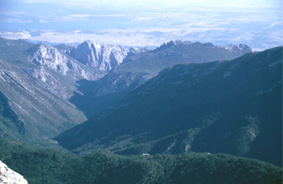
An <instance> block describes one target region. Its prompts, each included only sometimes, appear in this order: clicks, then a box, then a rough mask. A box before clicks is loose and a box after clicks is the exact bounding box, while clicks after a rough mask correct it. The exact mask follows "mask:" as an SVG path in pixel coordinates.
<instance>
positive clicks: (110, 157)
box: [0, 139, 282, 184]
mask: <svg viewBox="0 0 283 184" xmlns="http://www.w3.org/2000/svg"><path fill="white" fill-rule="evenodd" d="M0 159H1V160H3V161H4V162H5V163H6V164H7V165H8V166H9V167H10V168H11V169H13V170H15V171H17V172H19V173H20V174H22V175H23V176H24V177H25V178H26V179H27V180H28V182H29V183H30V184H42V183H45V184H64V183H66V184H72V183H74V184H96V183H97V184H101V183H107V184H111V183H113V184H114V183H115V184H117V183H121V184H180V183H190V184H207V183H212V184H222V183H223V184H228V183H229V184H234V183H235V184H266V183H268V184H279V183H280V182H281V180H282V169H281V168H278V167H276V166H273V165H271V164H267V163H264V162H260V161H257V160H251V159H246V158H240V157H235V156H230V155H224V154H215V155H214V154H212V155H210V154H207V153H190V154H188V153H187V154H181V155H175V156H173V155H154V156H150V155H144V156H142V155H141V156H119V155H115V154H112V153H110V152H98V153H95V154H90V155H86V156H80V157H79V156H75V155H71V154H68V153H64V152H58V151H54V150H50V149H43V148H35V147H31V146H25V145H21V144H20V143H16V142H11V141H7V140H3V139H2V140H0Z"/></svg>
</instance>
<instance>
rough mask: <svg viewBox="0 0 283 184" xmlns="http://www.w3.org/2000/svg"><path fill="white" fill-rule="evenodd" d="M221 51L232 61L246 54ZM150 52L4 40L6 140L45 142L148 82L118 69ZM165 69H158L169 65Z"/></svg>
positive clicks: (1, 82) (0, 43)
mask: <svg viewBox="0 0 283 184" xmlns="http://www.w3.org/2000/svg"><path fill="white" fill-rule="evenodd" d="M177 45H180V43H178V44H176V46H177ZM181 45H182V44H181ZM211 47H215V46H211ZM215 48H216V47H215ZM218 49H219V48H218ZM221 49H222V50H223V51H226V52H227V53H226V52H225V53H226V54H227V55H229V54H228V53H231V56H230V57H235V53H237V54H238V55H241V54H242V52H239V51H238V50H237V49H234V51H233V50H231V49H230V50H229V49H228V48H221ZM245 49H246V51H245V52H248V51H250V48H249V47H247V48H245ZM146 52H149V50H147V49H135V48H131V49H130V50H127V49H126V48H124V47H122V46H111V45H103V44H98V43H95V42H92V41H85V42H83V43H81V44H80V45H78V46H76V47H74V46H69V45H58V46H50V45H46V44H42V43H39V44H32V43H29V42H26V41H24V40H8V39H4V38H0V73H1V76H0V92H1V98H3V103H4V104H3V105H5V107H3V109H6V110H3V113H2V114H3V115H2V117H1V118H3V121H4V123H2V124H1V125H0V127H1V132H2V133H1V135H2V137H13V138H19V139H26V140H32V141H35V142H38V141H39V142H41V141H44V140H49V138H51V137H54V136H56V135H58V133H60V132H62V131H64V130H66V129H68V128H71V127H72V126H74V125H76V124H79V123H82V122H84V121H86V120H87V118H89V117H91V116H93V115H95V113H96V112H100V111H102V110H104V109H105V108H106V107H108V106H109V105H111V104H113V103H114V102H116V101H117V100H118V99H120V97H121V96H122V95H124V94H126V93H127V92H129V91H131V90H132V89H134V88H136V87H137V86H139V85H141V84H142V83H144V82H145V81H146V80H148V79H149V78H150V77H144V76H145V75H144V72H135V73H134V72H130V71H125V70H124V69H123V72H119V71H120V70H119V69H117V70H115V69H116V68H118V67H119V66H122V63H123V60H124V59H125V60H127V62H125V63H126V64H130V63H133V62H132V61H129V60H134V59H131V58H133V57H136V55H140V54H142V55H143V53H146ZM154 52H156V51H154ZM156 53H157V54H160V53H159V52H156ZM237 54H236V55H237ZM225 57H226V55H225ZM126 58H127V59H126ZM176 58H177V60H176V62H177V63H178V62H180V61H179V58H180V57H179V55H178V56H176ZM219 58H221V56H219ZM182 62H184V61H182ZM161 65H164V66H160V68H159V70H161V69H163V68H165V67H167V65H168V64H161ZM137 67H138V66H137ZM122 68H125V67H122ZM131 68H133V67H131ZM129 70H130V69H129ZM131 70H132V69H131ZM112 71H113V72H112ZM143 78H145V79H143ZM83 84H85V85H86V86H87V87H85V86H84V85H83ZM90 86H91V87H92V89H89V87H90ZM86 88H87V89H86ZM82 98H83V99H82ZM90 104H91V105H90ZM7 111H9V113H8V114H7Z"/></svg>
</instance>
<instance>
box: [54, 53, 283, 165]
mask: <svg viewBox="0 0 283 184" xmlns="http://www.w3.org/2000/svg"><path fill="white" fill-rule="evenodd" d="M281 123H282V48H274V49H270V50H266V51H264V52H260V53H252V54H247V55H245V56H243V57H240V58H238V59H235V60H232V61H223V62H212V63H205V64H188V65H177V66H175V67H173V68H169V69H166V70H164V71H162V72H161V73H160V74H159V75H158V76H157V77H155V78H153V79H152V80H150V81H149V82H147V83H145V84H144V85H142V86H141V87H139V88H138V89H136V90H134V91H133V92H131V93H130V94H129V95H127V96H126V98H124V100H122V101H121V102H120V103H118V104H117V105H116V106H115V107H114V108H112V109H108V110H107V111H105V112H104V113H102V114H101V115H100V116H97V117H95V118H92V119H90V120H88V121H87V122H85V123H83V124H81V125H78V126H76V127H74V128H72V129H70V130H67V131H65V132H63V133H62V134H60V135H59V136H58V137H56V140H57V141H58V142H59V143H60V144H61V145H62V146H64V147H66V148H68V149H70V150H75V149H77V151H88V150H99V149H108V150H111V151H114V152H117V153H122V154H141V153H150V154H154V153H183V152H188V151H197V152H211V153H228V154H233V155H241V156H246V157H251V158H257V159H260V160H263V161H267V162H271V163H274V164H277V165H281V163H282V160H281V159H282V158H281V156H282V132H281V130H282V125H281Z"/></svg>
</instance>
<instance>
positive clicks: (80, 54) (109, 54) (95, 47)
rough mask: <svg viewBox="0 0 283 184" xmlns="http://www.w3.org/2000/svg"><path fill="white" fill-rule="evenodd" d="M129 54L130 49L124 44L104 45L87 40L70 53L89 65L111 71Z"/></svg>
mask: <svg viewBox="0 0 283 184" xmlns="http://www.w3.org/2000/svg"><path fill="white" fill-rule="evenodd" d="M127 54H128V50H127V49H126V48H124V47H122V46H117V45H114V46H111V45H104V44H100V43H96V42H93V41H90V40H87V41H84V42H83V43H81V44H80V45H78V46H77V47H76V48H74V49H72V50H71V54H70V55H71V56H72V57H74V58H76V59H77V60H78V61H80V62H81V63H83V64H85V65H87V66H89V67H92V68H98V69H99V70H100V71H109V70H111V69H113V68H115V67H116V66H118V65H120V64H121V63H122V62H123V59H124V58H125V57H126V56H127Z"/></svg>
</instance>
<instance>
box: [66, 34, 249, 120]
mask: <svg viewBox="0 0 283 184" xmlns="http://www.w3.org/2000/svg"><path fill="white" fill-rule="evenodd" d="M84 45H86V47H90V46H89V45H87V42H85V43H84ZM92 47H94V46H92ZM251 51H252V50H251V48H250V47H248V46H247V45H245V44H239V45H228V46H224V47H221V46H215V45H213V44H211V43H205V44H204V43H199V42H196V43H192V42H188V41H184V42H182V41H180V40H176V41H170V42H168V43H164V44H163V45H161V46H160V47H159V48H157V49H155V50H148V49H146V48H141V49H136V48H131V49H130V51H129V52H128V55H127V57H125V58H124V61H123V63H122V64H120V65H119V66H117V67H116V68H115V69H113V70H111V71H110V72H109V73H108V74H107V75H105V76H104V77H103V78H101V79H100V80H98V81H86V80H84V81H79V82H78V84H79V86H78V90H79V91H80V92H81V93H75V94H74V96H73V97H72V98H71V102H72V103H74V104H75V105H76V106H77V107H78V108H79V109H81V110H82V111H83V112H84V113H85V114H86V116H87V117H92V116H94V115H96V114H97V113H99V112H101V111H103V110H104V109H105V108H106V107H108V106H111V105H113V104H114V103H115V102H116V101H117V100H118V99H120V98H121V97H122V96H123V95H125V94H127V93H128V92H129V91H131V90H133V89H135V88H137V87H138V86H140V85H142V84H144V83H145V82H146V81H148V80H149V79H151V78H152V77H154V76H156V75H157V74H158V73H159V72H160V71H161V70H163V69H165V68H167V67H171V66H174V65H176V64H182V63H202V62H211V61H215V60H226V59H234V58H236V57H239V56H242V55H243V54H246V53H249V52H251Z"/></svg>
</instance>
